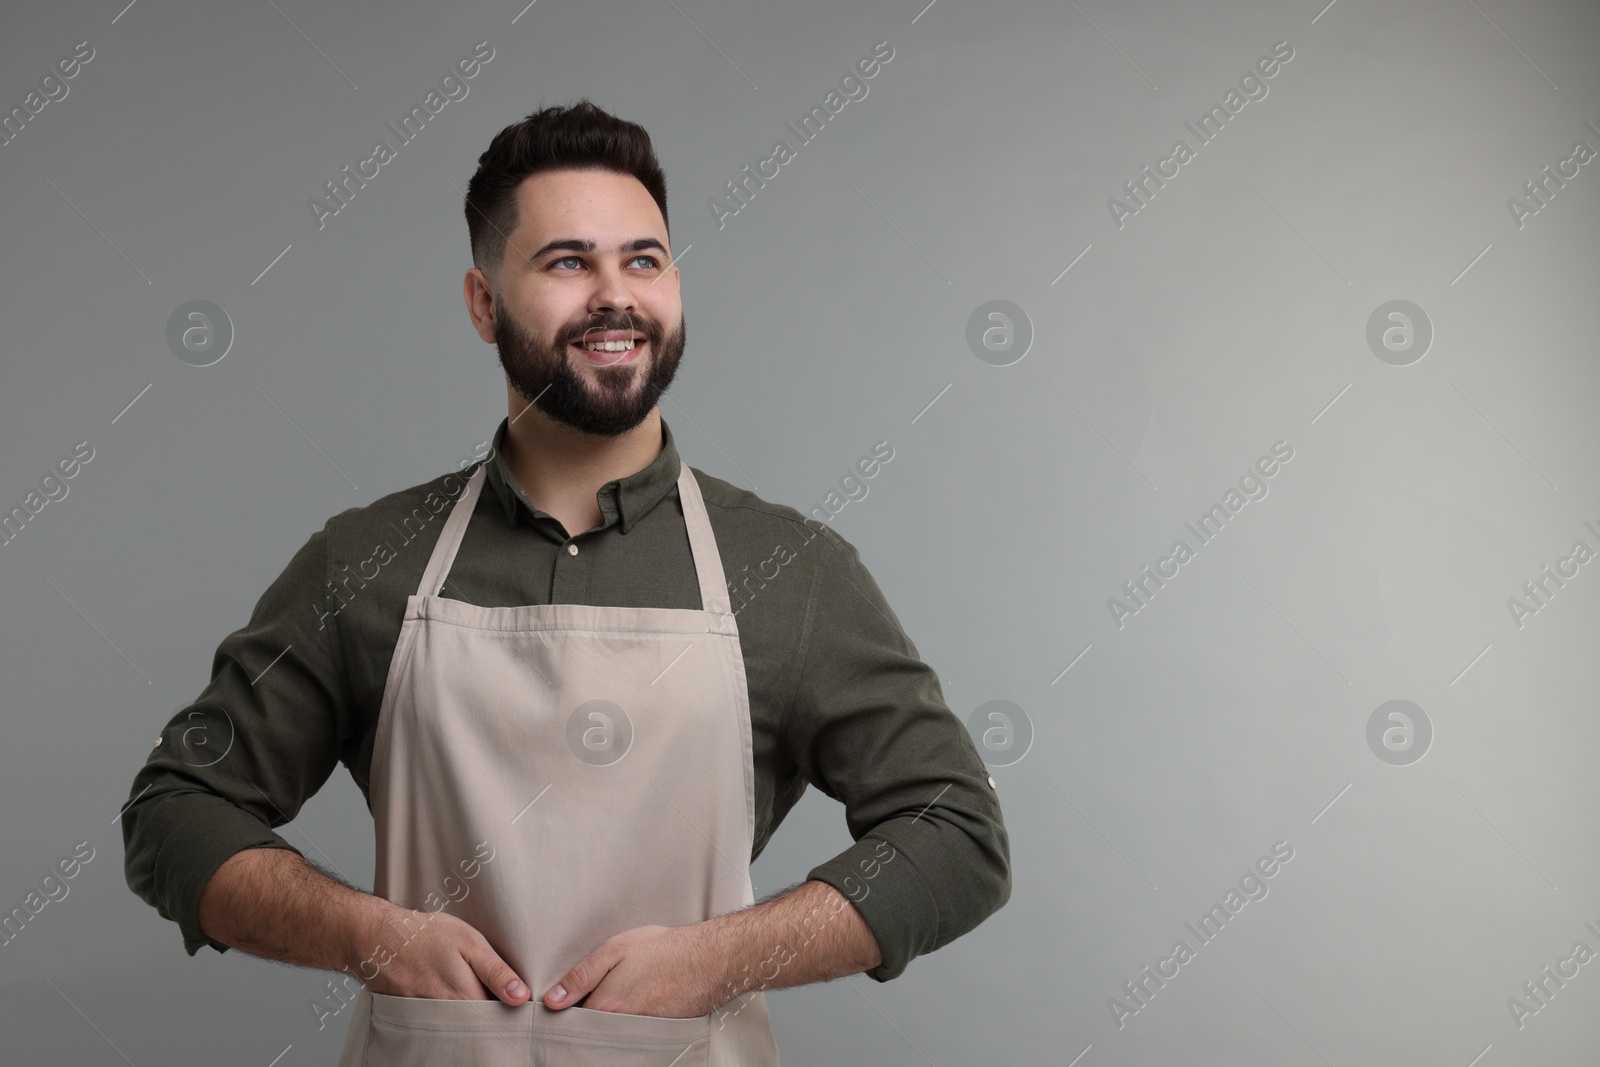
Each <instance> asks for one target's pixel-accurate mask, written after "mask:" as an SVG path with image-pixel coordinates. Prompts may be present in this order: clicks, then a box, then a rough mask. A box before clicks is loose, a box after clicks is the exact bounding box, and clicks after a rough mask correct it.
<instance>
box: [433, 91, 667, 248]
mask: <svg viewBox="0 0 1600 1067" xmlns="http://www.w3.org/2000/svg"><path fill="white" fill-rule="evenodd" d="M549 170H609V171H614V172H616V173H618V174H631V175H632V176H633V177H635V178H637V179H639V181H640V183H641V184H643V185H644V187H645V189H646V190H648V191H649V193H650V195H651V197H653V198H654V199H655V202H656V206H657V207H659V208H660V209H661V219H662V221H663V222H666V221H667V178H666V175H665V174H664V173H662V170H661V164H660V163H659V162H658V161H657V160H656V153H655V149H654V148H652V147H651V145H650V135H649V134H648V133H646V132H645V129H644V127H643V126H640V125H638V124H637V123H633V122H627V121H625V120H623V119H619V118H617V117H616V116H615V115H612V114H610V113H609V112H606V111H604V110H602V109H601V108H599V107H596V106H595V105H594V104H592V103H590V102H589V101H588V100H585V99H580V100H579V101H578V102H577V103H576V104H573V105H572V106H570V107H560V106H557V107H547V108H544V109H542V110H539V111H535V112H534V113H533V114H531V115H529V116H527V117H526V118H524V119H522V120H521V121H520V122H514V123H512V124H511V125H509V126H507V127H506V128H505V129H503V130H501V131H500V132H499V133H497V134H495V137H494V140H493V141H491V142H489V147H488V149H487V150H486V151H485V152H484V153H483V155H481V156H479V157H478V170H477V172H476V173H475V174H473V176H472V180H471V181H469V182H468V183H467V196H466V203H465V205H464V210H465V211H466V215H467V233H468V234H469V235H470V236H471V238H472V262H473V263H474V264H475V265H477V266H478V267H479V268H481V269H482V270H484V271H486V272H488V273H489V274H490V275H491V276H492V275H493V274H494V272H495V271H497V270H498V269H499V267H500V260H501V257H502V256H503V255H504V254H505V248H506V237H507V235H509V234H510V233H511V232H512V231H513V230H514V229H516V227H517V187H518V186H519V185H521V184H522V182H523V179H525V178H527V177H529V176H530V175H534V174H539V173H542V172H544V171H549ZM667 232H668V235H669V236H670V234H671V232H672V231H671V227H670V226H669V227H668V230H667Z"/></svg>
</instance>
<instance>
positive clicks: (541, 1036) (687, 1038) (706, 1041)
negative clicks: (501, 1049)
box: [530, 1001, 711, 1067]
mask: <svg viewBox="0 0 1600 1067" xmlns="http://www.w3.org/2000/svg"><path fill="white" fill-rule="evenodd" d="M530 1003H533V1004H534V1006H535V1008H536V1011H535V1013H534V1020H533V1047H534V1050H535V1056H534V1059H535V1062H536V1063H537V1064H538V1067H545V1065H546V1064H549V1065H551V1067H556V1065H559V1067H706V1064H707V1061H708V1059H709V1057H710V1050H711V1016H710V1015H699V1016H695V1017H693V1018H688V1019H668V1018H662V1017H659V1016H655V1015H625V1014H623V1013H622V1012H615V1011H598V1010H596V1009H594V1008H577V1007H573V1008H562V1009H560V1010H559V1011H555V1010H552V1009H550V1008H547V1007H545V1006H544V1003H543V1001H539V1002H533V1001H530Z"/></svg>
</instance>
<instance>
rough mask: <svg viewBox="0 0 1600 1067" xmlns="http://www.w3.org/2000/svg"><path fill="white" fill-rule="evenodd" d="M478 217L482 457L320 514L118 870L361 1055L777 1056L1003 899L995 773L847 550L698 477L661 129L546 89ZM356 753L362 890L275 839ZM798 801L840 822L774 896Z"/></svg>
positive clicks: (151, 791) (482, 194) (158, 769)
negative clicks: (835, 838)
mask: <svg viewBox="0 0 1600 1067" xmlns="http://www.w3.org/2000/svg"><path fill="white" fill-rule="evenodd" d="M465 210H466V215H467V223H468V230H469V233H470V235H471V239H472V255H473V263H474V264H475V265H474V266H473V268H472V269H471V270H469V271H468V272H467V275H466V279H465V283H464V295H465V298H466V304H467V311H468V313H469V315H470V316H471V319H472V323H473V326H474V328H475V329H476V330H477V332H478V336H479V337H480V338H482V339H483V340H484V341H485V342H491V343H493V344H495V345H496V346H497V349H498V351H499V356H500V362H501V364H502V367H503V369H504V371H505V377H506V387H507V400H508V414H507V418H506V419H504V420H502V421H501V423H500V425H499V427H498V429H497V430H496V432H495V434H494V437H493V440H492V442H483V447H482V448H481V449H480V450H479V451H480V452H481V453H483V461H482V462H474V463H466V464H463V466H464V467H465V466H470V467H471V471H470V474H467V473H451V474H447V475H444V476H443V477H441V478H435V479H433V480H431V481H429V482H426V483H423V484H421V485H418V486H414V487H412V488H410V489H405V490H402V491H400V492H398V493H393V494H391V495H389V496H386V497H383V498H382V499H380V500H377V501H375V502H374V503H372V504H371V505H368V506H367V507H364V508H352V509H350V510H347V511H345V512H342V513H340V514H339V515H336V516H334V517H333V518H332V519H330V520H329V521H328V523H327V524H326V525H325V526H324V527H323V529H322V530H321V531H320V532H319V533H317V534H315V535H313V536H312V537H311V539H310V540H309V541H308V542H307V543H306V544H305V546H304V547H303V548H302V549H301V550H300V551H299V552H298V553H297V554H296V555H295V557H294V559H293V560H292V561H291V562H290V564H289V566H288V567H287V569H286V570H285V571H284V572H283V573H282V575H281V576H280V577H279V578H278V579H277V580H276V581H275V582H274V583H273V584H272V586H271V587H270V588H269V589H268V590H267V592H266V593H265V594H264V595H263V596H262V598H261V600H260V601H259V603H258V604H257V605H256V609H255V612H254V614H253V615H252V617H251V620H250V623H249V625H247V626H246V627H244V628H243V629H240V630H238V631H236V632H235V633H233V634H231V635H229V636H228V637H227V638H225V639H224V640H223V642H222V644H221V646H220V647H219V649H218V651H217V656H216V660H215V668H214V672H213V673H214V676H213V678H212V681H211V683H210V684H209V685H208V686H207V688H206V690H205V691H204V692H203V693H202V694H201V696H200V698H199V699H198V700H197V701H196V702H195V703H194V704H193V705H191V706H190V707H188V708H186V709H184V710H183V711H182V712H180V713H179V714H178V715H177V716H175V717H174V718H173V719H172V720H171V721H170V722H169V723H168V725H167V726H166V728H165V730H164V731H163V733H162V738H161V742H160V743H159V744H158V745H157V747H156V750H155V751H154V752H152V753H151V755H150V756H149V758H148V760H147V762H146V764H145V766H144V768H143V769H142V770H141V771H140V772H139V774H138V775H137V776H136V777H135V779H134V782H133V786H132V790H131V796H132V798H133V799H132V800H131V802H130V804H129V806H128V809H127V812H126V814H125V815H124V816H123V819H122V823H123V834H124V841H125V844H126V846H127V878H128V884H129V886H130V887H131V888H132V889H133V890H134V891H135V892H136V893H138V894H139V895H140V896H141V897H142V898H143V899H144V900H145V901H147V902H148V903H150V904H152V905H154V906H155V907H156V908H157V909H158V910H159V912H160V914H161V915H163V916H164V917H166V918H169V919H172V920H175V921H176V922H177V923H178V925H179V927H180V929H181V930H182V932H183V936H184V946H185V948H186V949H187V950H188V952H189V953H190V954H191V955H193V954H194V953H195V952H197V951H199V949H200V948H201V947H202V946H203V945H211V946H212V947H213V948H215V949H216V950H218V951H226V950H227V949H228V948H229V947H235V948H239V949H242V950H244V951H246V952H248V953H251V954H254V955H259V956H263V957H266V958H269V959H275V960H280V961H283V962H287V963H291V964H297V965H300V966H307V967H316V968H324V969H328V970H337V971H343V972H345V973H346V974H348V975H352V976H354V977H355V978H359V980H360V981H361V983H363V985H362V988H361V989H360V992H359V995H358V996H356V997H355V1006H354V1010H353V1011H352V1012H351V1017H350V1029H349V1037H348V1040H347V1042H346V1045H345V1053H344V1058H343V1059H342V1060H341V1064H342V1065H343V1067H358V1065H363V1064H365V1065H369V1067H403V1065H410V1064H424V1063H474V1064H488V1065H498V1064H502V1063H504V1064H519V1065H525V1064H528V1063H530V1062H539V1063H570V1064H589V1063H606V1064H611V1065H617V1067H628V1065H630V1064H635V1063H637V1064H640V1065H643V1064H646V1063H650V1064H665V1063H668V1062H673V1061H674V1057H675V1056H678V1055H684V1058H683V1059H681V1060H678V1061H676V1062H678V1063H679V1064H680V1067H681V1065H683V1064H687V1063H690V1062H693V1063H699V1064H710V1065H719V1067H732V1065H735V1064H738V1065H743V1067H765V1065H770V1064H776V1063H777V1062H778V1056H777V1049H776V1046H775V1043H774V1042H773V1039H772V1032H771V1026H770V1022H769V1016H768V1013H767V1007H766V1002H765V998H764V993H763V990H765V989H776V988H782V987H787V986H794V985H799V984H803V983H809V982H816V981H826V980H829V979H832V978H837V977H840V976H842V975H848V974H854V973H858V972H861V971H866V973H867V974H869V975H870V976H871V977H873V978H874V979H876V980H878V981H887V980H889V979H891V978H894V977H896V976H898V975H899V974H900V973H902V972H903V971H904V970H905V967H906V965H907V964H908V963H909V962H910V960H911V959H912V958H913V957H914V956H916V955H919V954H921V953H924V952H929V951H932V950H934V949H937V948H939V947H940V946H942V945H944V944H947V943H948V942H949V941H951V940H953V939H954V938H956V937H958V936H960V935H961V934H963V933H965V932H967V931H968V930H971V929H972V928H973V927H975V926H976V925H977V924H978V923H980V922H981V921H982V920H983V919H984V918H986V917H987V916H988V915H990V914H991V913H993V912H994V911H995V910H996V909H998V908H999V907H1000V906H1002V905H1003V904H1004V903H1005V902H1006V900H1007V899H1008V898H1009V896H1010V887H1011V881H1010V852H1009V843H1008V839H1007V836H1006V832H1005V828H1004V824H1003V822H1002V820H1001V814H1000V807H999V803H998V800H997V798H996V795H995V792H994V781H993V779H992V778H990V777H989V776H988V774H987V773H986V771H985V769H984V766H983V763H982V760H981V758H980V757H979V755H978V752H977V749H976V747H975V746H974V745H973V743H972V741H971V739H970V738H969V737H968V735H967V733H966V731H965V729H964V728H963V726H962V725H961V723H960V721H959V720H958V719H957V718H956V717H955V716H954V715H953V714H952V713H951V711H950V709H949V708H948V707H947V706H946V705H945V703H944V701H943V698H942V696H941V694H940V689H939V685H938V682H937V678H936V676H935V675H934V673H933V671H932V669H931V668H930V667H928V666H927V665H926V664H925V663H923V662H922V661H921V660H920V658H919V657H918V654H917V651H916V649H915V647H914V646H913V644H912V643H911V641H910V639H909V638H908V637H907V636H906V635H905V633H904V631H903V630H902V629H901V627H900V625H899V622H898V621H897V620H896V618H895V617H894V614H893V612H892V611H891V610H890V609H889V606H888V605H887V604H886V603H885V602H884V599H883V596H882V594H881V592H880V591H879V589H878V587H877V585H876V584H875V583H874V582H873V580H872V577H871V576H870V575H869V574H868V572H867V571H866V569H865V567H864V566H863V565H862V563H861V561H860V559H859V557H858V555H857V554H856V551H855V549H854V548H853V547H852V546H851V545H850V544H849V543H848V542H846V541H845V540H844V539H843V538H841V537H839V535H838V534H836V533H835V532H834V531H833V530H832V529H830V528H828V527H827V526H824V525H822V524H821V523H817V522H814V521H812V520H807V519H806V518H805V517H804V516H802V515H801V514H800V513H799V512H798V511H796V510H794V509H793V508H789V507H785V506H783V505H779V504H772V503H769V502H767V501H764V500H762V499H760V498H759V497H757V496H755V495H754V494H752V493H749V492H746V491H744V490H742V489H740V488H738V487H736V486H734V485H731V484H730V483H728V482H725V481H723V480H721V479H718V478H714V477H712V476H710V475H708V474H705V473H703V472H701V471H698V470H694V469H692V468H690V467H688V466H687V465H685V464H683V463H682V461H681V460H680V459H679V457H678V452H677V448H676V443H675V439H674V437H673V435H672V433H671V431H670V430H669V428H668V426H667V424H666V423H665V422H664V421H663V420H662V419H661V416H660V412H659V409H658V407H657V403H658V401H659V399H660V397H661V395H662V394H663V393H664V392H665V390H666V389H667V387H668V386H669V385H670V384H671V382H672V379H673V375H674V373H675V371H676V370H677V367H678V363H679V360H680V358H681V356H682V353H683V348H684V322H683V315H682V311H681V306H680V302H679V288H678V280H679V275H678V268H677V267H676V266H673V265H672V255H671V243H670V240H669V236H668V230H667V204H666V189H665V180H664V177H663V175H662V171H661V168H660V165H659V164H658V163H657V161H656V158H655V154H654V151H653V149H652V147H651V144H650V138H649V135H648V134H647V133H646V132H645V131H644V130H643V129H642V128H641V127H639V126H637V125H635V124H633V123H629V122H624V121H621V120H619V119H617V118H615V117H613V116H611V115H609V114H607V113H606V112H604V111H602V110H600V109H599V108H597V107H595V106H594V105H593V104H590V103H589V102H587V101H581V102H580V103H578V104H577V105H575V106H572V107H553V108H547V109H544V110H541V111H538V112H536V113H534V114H532V115H530V116H528V117H527V118H525V119H524V120H522V121H521V122H518V123H515V124H513V125H511V126H509V127H507V128H506V129H504V130H502V131H501V132H500V133H499V134H498V135H497V136H496V137H495V139H494V141H493V142H492V143H491V145H490V146H489V149H488V151H486V152H485V153H484V154H483V155H482V156H481V157H480V159H479V161H478V170H477V173H476V174H475V175H474V176H473V178H472V180H471V182H470V184H469V185H468V189H467V194H466V205H465ZM763 350H764V348H763V346H752V348H751V349H750V350H749V353H750V354H756V355H758V354H759V353H760V352H761V351H763ZM735 604H737V607H735ZM336 762H342V763H344V764H345V765H346V766H347V767H349V768H350V771H351V774H352V775H353V777H354V778H355V780H356V782H357V784H358V785H360V787H361V789H362V791H363V793H364V795H365V796H366V798H367V802H368V806H369V808H370V809H371V811H372V814H373V817H374V821H375V826H376V835H377V840H376V846H377V862H376V874H375V879H374V881H375V885H374V891H373V892H372V893H371V894H368V893H365V892H363V891H361V890H359V889H357V888H355V887H354V886H352V885H350V884H349V883H348V882H347V881H346V880H344V879H343V878H342V877H340V876H339V875H338V874H337V872H335V871H330V870H328V869H325V868H324V867H323V866H321V865H319V864H314V863H312V862H311V861H309V860H308V859H307V858H306V857H304V856H303V855H302V854H301V852H300V851H299V850H298V849H297V848H295V847H294V846H292V845H290V844H289V843H288V842H287V841H286V840H285V839H284V838H283V837H281V836H280V835H278V834H277V833H275V832H274V831H273V829H272V828H273V827H279V826H282V825H284V824H285V823H287V822H289V821H290V820H291V819H293V818H294V817H295V815H296V814H297V813H298V811H299V810H300V808H301V806H302V805H303V804H304V803H305V801H306V799H307V798H308V797H310V796H311V795H312V794H314V793H315V792H316V791H317V790H318V789H319V788H320V787H321V785H322V783H323V782H325V781H326V780H327V777H328V775H329V774H330V773H332V770H333V768H334V765H335V763H336ZM807 783H810V784H812V785H814V786H816V787H817V788H819V789H821V790H822V791H823V792H825V793H827V794H828V795H829V796H831V797H835V798H837V799H839V800H841V801H842V802H843V803H844V805H845V814H846V820H847V822H848V825H849V828H850V832H851V836H852V837H853V838H854V839H855V844H854V845H852V846H851V847H850V848H847V849H845V850H844V851H843V852H841V853H840V854H839V855H838V856H835V857H833V858H832V859H829V860H827V861H826V862H823V863H821V864H819V865H818V866H817V867H815V868H814V869H812V870H811V872H810V873H809V876H808V878H807V880H806V881H805V882H803V883H801V884H800V885H798V886H795V887H791V888H789V889H788V890H785V891H783V892H781V893H778V894H775V895H773V896H772V897H769V898H767V899H766V900H764V901H762V902H761V903H759V904H757V903H756V902H755V900H754V894H753V891H752V886H751V882H750V878H749V864H750V861H751V860H753V859H754V858H755V857H756V856H758V855H759V854H760V853H761V851H762V849H763V848H764V847H765V846H766V843H767V841H768V839H769V838H770V837H771V835H772V833H773V831H774V830H776V829H777V827H778V825H779V824H780V823H781V822H782V820H783V818H784V816H785V815H786V814H787V813H788V812H789V810H790V809H791V808H792V807H793V806H794V804H795V802H796V801H797V800H798V799H799V798H800V795H801V793H802V792H804V790H805V787H806V784H807ZM324 858H326V857H324ZM330 866H331V861H330ZM351 985H352V987H353V985H354V983H353V982H352V983H351ZM338 1010H342V1004H341V1003H339V1002H337V1001H336V1002H335V1003H334V1004H332V1005H325V1006H323V1007H322V1008H320V1009H318V1015H319V1023H321V1022H325V1021H326V1017H327V1016H328V1015H331V1014H333V1013H334V1012H336V1011H338ZM663 1051H665V1052H666V1053H667V1054H666V1055H664V1056H663V1055H662V1052H663ZM536 1054H537V1055H536Z"/></svg>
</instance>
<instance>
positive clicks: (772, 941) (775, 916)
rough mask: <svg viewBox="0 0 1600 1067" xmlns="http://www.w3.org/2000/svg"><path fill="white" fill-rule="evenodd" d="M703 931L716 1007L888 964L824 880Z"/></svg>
mask: <svg viewBox="0 0 1600 1067" xmlns="http://www.w3.org/2000/svg"><path fill="white" fill-rule="evenodd" d="M699 925H700V926H701V927H703V932H704V935H705V938H706V940H705V945H706V949H707V954H708V955H707V958H708V959H709V960H710V961H711V965H712V966H713V967H714V968H715V971H716V990H717V993H716V1006H717V1007H720V1006H721V1005H723V1004H726V1003H727V1002H728V1001H730V1000H733V999H734V998H735V997H738V996H742V995H743V994H744V993H746V992H755V991H760V990H765V989H784V988H787V987H789V986H797V985H806V984H808V983H811V982H826V981H829V980H830V979H833V978H839V977H842V976H844V975H848V974H857V973H859V972H861V971H865V970H867V969H869V968H872V967H876V966H878V965H879V964H880V963H882V962H883V956H882V954H881V953H880V952H879V950H878V942H877V940H876V939H875V938H874V937H873V936H872V931H871V930H870V929H869V928H868V927H867V923H866V920H865V919H863V918H862V917H861V913H860V912H858V911H857V910H856V909H855V906H854V905H853V904H851V903H850V901H849V899H848V898H847V897H846V896H845V895H844V894H843V893H840V892H839V891H838V890H837V889H835V888H834V887H833V886H831V885H829V884H827V883H826V882H820V881H815V880H813V881H808V882H804V883H802V884H801V885H799V886H797V887H795V888H794V889H791V890H790V891H788V892H787V893H783V894H782V895H780V896H777V897H774V898H772V899H771V900H768V901H765V902H763V903H761V904H755V905H752V906H751V907H748V908H745V909H743V910H741V911H736V912H733V913H731V914H728V915H721V916H718V917H716V918H714V919H710V920H707V921H706V922H704V923H701V924H699Z"/></svg>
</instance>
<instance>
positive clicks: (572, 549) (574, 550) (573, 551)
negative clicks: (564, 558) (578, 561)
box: [567, 541, 578, 556]
mask: <svg viewBox="0 0 1600 1067" xmlns="http://www.w3.org/2000/svg"><path fill="white" fill-rule="evenodd" d="M577 554H578V546H577V545H575V544H572V543H571V542H570V541H569V542H568V543H567V555H569V556H576V555H577Z"/></svg>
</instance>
